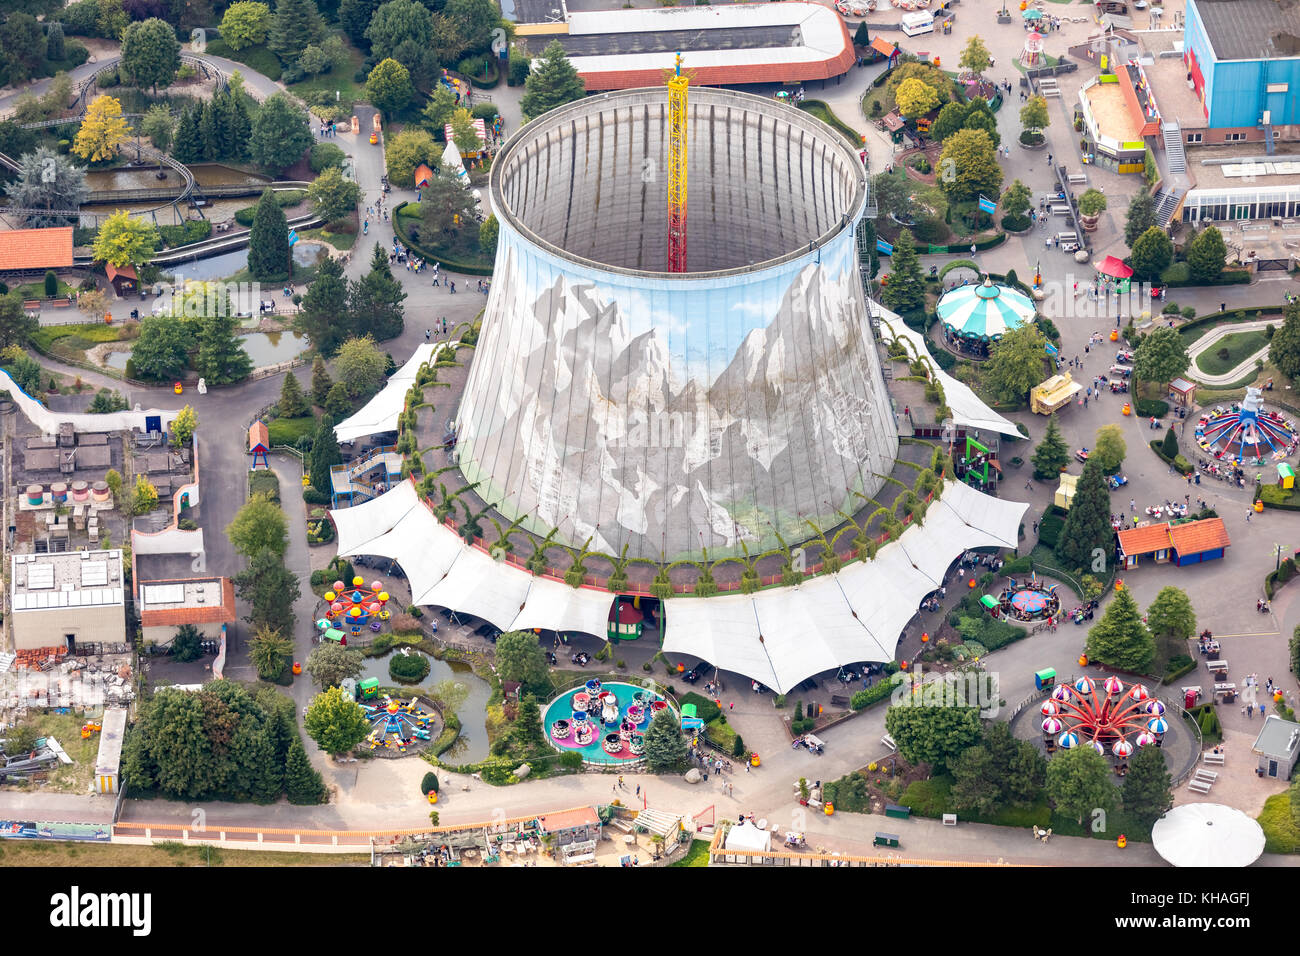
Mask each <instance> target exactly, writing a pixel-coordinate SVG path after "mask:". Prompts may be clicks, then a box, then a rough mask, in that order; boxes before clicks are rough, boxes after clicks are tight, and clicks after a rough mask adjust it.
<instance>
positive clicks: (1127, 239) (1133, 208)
mask: <svg viewBox="0 0 1300 956" xmlns="http://www.w3.org/2000/svg"><path fill="white" fill-rule="evenodd" d="M1151 228H1158V226H1157V223H1156V203H1155V200H1154V199H1152V198H1151V194H1150V193H1149V192H1147V191H1146V190H1145V189H1144V190H1142V191H1141V192H1139V193H1138V194H1137V195H1136V196H1134V197H1133V198H1132V200H1130V201H1129V204H1128V213H1127V214H1126V215H1125V217H1124V244H1125V245H1126V246H1128V247H1129V248H1130V249H1132V248H1133V244H1134V243H1135V242H1137V241H1138V237H1139V236H1141V235H1142V234H1143V233H1144V232H1146V231H1147V230H1148V229H1151Z"/></svg>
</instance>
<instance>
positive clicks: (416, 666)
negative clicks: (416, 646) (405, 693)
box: [388, 654, 429, 684]
mask: <svg viewBox="0 0 1300 956" xmlns="http://www.w3.org/2000/svg"><path fill="white" fill-rule="evenodd" d="M428 674H429V659H428V658H427V657H425V656H424V655H423V654H394V655H393V656H392V657H390V658H389V659H388V676H389V677H391V678H392V679H393V680H395V681H397V682H398V683H401V684H418V683H419V682H420V681H422V680H424V678H425V677H427V676H428Z"/></svg>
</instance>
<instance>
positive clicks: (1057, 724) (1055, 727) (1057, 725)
mask: <svg viewBox="0 0 1300 956" xmlns="http://www.w3.org/2000/svg"><path fill="white" fill-rule="evenodd" d="M1063 726H1064V725H1063V724H1062V723H1061V721H1060V720H1059V719H1058V718H1056V717H1048V718H1047V719H1046V720H1044V721H1043V733H1045V734H1059V733H1060V732H1061V727H1063Z"/></svg>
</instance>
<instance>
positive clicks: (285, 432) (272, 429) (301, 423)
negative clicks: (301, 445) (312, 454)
mask: <svg viewBox="0 0 1300 956" xmlns="http://www.w3.org/2000/svg"><path fill="white" fill-rule="evenodd" d="M266 428H267V431H268V432H269V433H270V437H271V444H272V445H296V444H297V443H298V439H299V438H301V437H302V436H303V435H311V434H313V433H314V432H315V431H316V417H315V416H314V415H302V416H300V417H298V418H277V419H275V420H273V421H271V422H268V423H267V426H266Z"/></svg>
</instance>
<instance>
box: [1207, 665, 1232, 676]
mask: <svg viewBox="0 0 1300 956" xmlns="http://www.w3.org/2000/svg"><path fill="white" fill-rule="evenodd" d="M1205 669H1206V670H1208V671H1209V672H1210V673H1211V674H1213V675H1214V676H1215V677H1227V676H1228V662H1227V661H1206V662H1205Z"/></svg>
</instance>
